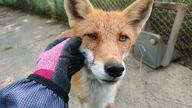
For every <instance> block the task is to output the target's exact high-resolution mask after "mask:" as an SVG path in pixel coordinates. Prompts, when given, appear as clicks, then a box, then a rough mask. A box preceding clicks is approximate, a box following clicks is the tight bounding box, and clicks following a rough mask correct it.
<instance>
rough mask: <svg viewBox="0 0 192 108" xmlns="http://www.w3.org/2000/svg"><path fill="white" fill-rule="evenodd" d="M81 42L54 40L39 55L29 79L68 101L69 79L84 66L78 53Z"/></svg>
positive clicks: (75, 39)
mask: <svg viewBox="0 0 192 108" xmlns="http://www.w3.org/2000/svg"><path fill="white" fill-rule="evenodd" d="M81 42H82V41H81V39H80V38H68V39H64V38H62V39H58V40H55V41H54V42H53V43H51V44H50V45H49V46H48V47H47V48H46V49H45V51H43V52H42V53H41V54H40V56H39V59H38V61H37V64H36V67H35V71H34V73H33V74H32V75H30V76H29V78H30V79H33V80H35V81H37V82H40V83H42V84H43V85H45V86H47V87H48V88H50V89H52V90H53V91H54V92H56V93H57V94H59V95H60V96H61V97H64V98H66V97H67V101H68V93H69V91H70V88H71V84H70V81H71V77H72V75H74V74H75V73H76V72H77V71H79V70H80V69H81V68H82V67H83V65H84V56H83V54H82V53H80V51H79V47H80V45H81ZM50 82H51V83H50ZM61 92H62V93H61ZM63 93H64V94H63ZM62 94H63V95H64V96H63V95H62ZM66 94H67V96H66Z"/></svg>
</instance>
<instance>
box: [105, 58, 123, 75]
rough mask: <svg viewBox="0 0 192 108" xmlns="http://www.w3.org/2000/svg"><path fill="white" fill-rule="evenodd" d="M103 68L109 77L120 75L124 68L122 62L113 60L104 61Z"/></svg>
mask: <svg viewBox="0 0 192 108" xmlns="http://www.w3.org/2000/svg"><path fill="white" fill-rule="evenodd" d="M104 68H105V71H106V73H107V74H109V75H110V76H111V77H120V76H121V75H122V74H123V71H124V70H125V68H124V67H123V65H122V64H119V63H117V62H114V61H113V62H108V63H106V64H105V67H104Z"/></svg>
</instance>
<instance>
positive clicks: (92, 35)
mask: <svg viewBox="0 0 192 108" xmlns="http://www.w3.org/2000/svg"><path fill="white" fill-rule="evenodd" d="M87 36H88V37H89V39H90V40H97V35H96V34H93V33H90V34H87Z"/></svg>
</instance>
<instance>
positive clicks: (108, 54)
mask: <svg viewBox="0 0 192 108" xmlns="http://www.w3.org/2000/svg"><path fill="white" fill-rule="evenodd" d="M153 4H154V0H135V1H134V2H133V3H132V4H131V5H130V6H128V7H127V8H125V9H124V10H123V11H120V10H117V11H104V10H102V9H97V8H95V7H94V6H93V5H92V4H91V2H90V1H89V0H64V7H65V12H66V14H67V18H68V23H69V29H67V30H65V31H64V32H62V33H61V36H62V37H76V36H78V37H80V38H81V39H82V44H81V47H80V50H81V52H82V53H83V54H84V56H85V59H86V60H85V66H84V67H83V68H82V69H81V70H80V71H79V72H77V73H76V74H75V75H74V76H73V77H72V80H71V89H72V90H71V92H72V94H73V95H74V96H76V97H77V98H78V100H79V102H80V104H81V107H82V108H115V97H116V94H117V90H118V88H119V87H120V82H121V81H122V79H123V77H124V76H125V73H126V65H125V62H124V59H125V58H126V57H127V56H128V55H129V53H130V52H131V49H132V46H133V45H134V43H135V41H136V39H137V37H138V35H139V33H140V32H141V30H142V28H143V27H144V25H145V23H146V22H147V20H148V19H149V17H150V15H151V12H152V8H153Z"/></svg>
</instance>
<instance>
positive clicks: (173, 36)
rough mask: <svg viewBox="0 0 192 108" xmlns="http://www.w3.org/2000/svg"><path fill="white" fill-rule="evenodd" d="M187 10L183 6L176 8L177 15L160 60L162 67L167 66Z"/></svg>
mask: <svg viewBox="0 0 192 108" xmlns="http://www.w3.org/2000/svg"><path fill="white" fill-rule="evenodd" d="M186 10H187V8H186V7H185V6H179V7H177V14H176V17H175V21H174V25H173V28H172V31H171V34H170V37H169V41H168V44H167V49H166V52H165V55H164V58H163V60H162V66H167V65H169V63H170V61H171V58H172V55H173V52H174V49H175V44H176V41H177V37H178V34H179V30H180V28H181V25H182V22H183V19H184V16H185V13H186Z"/></svg>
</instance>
